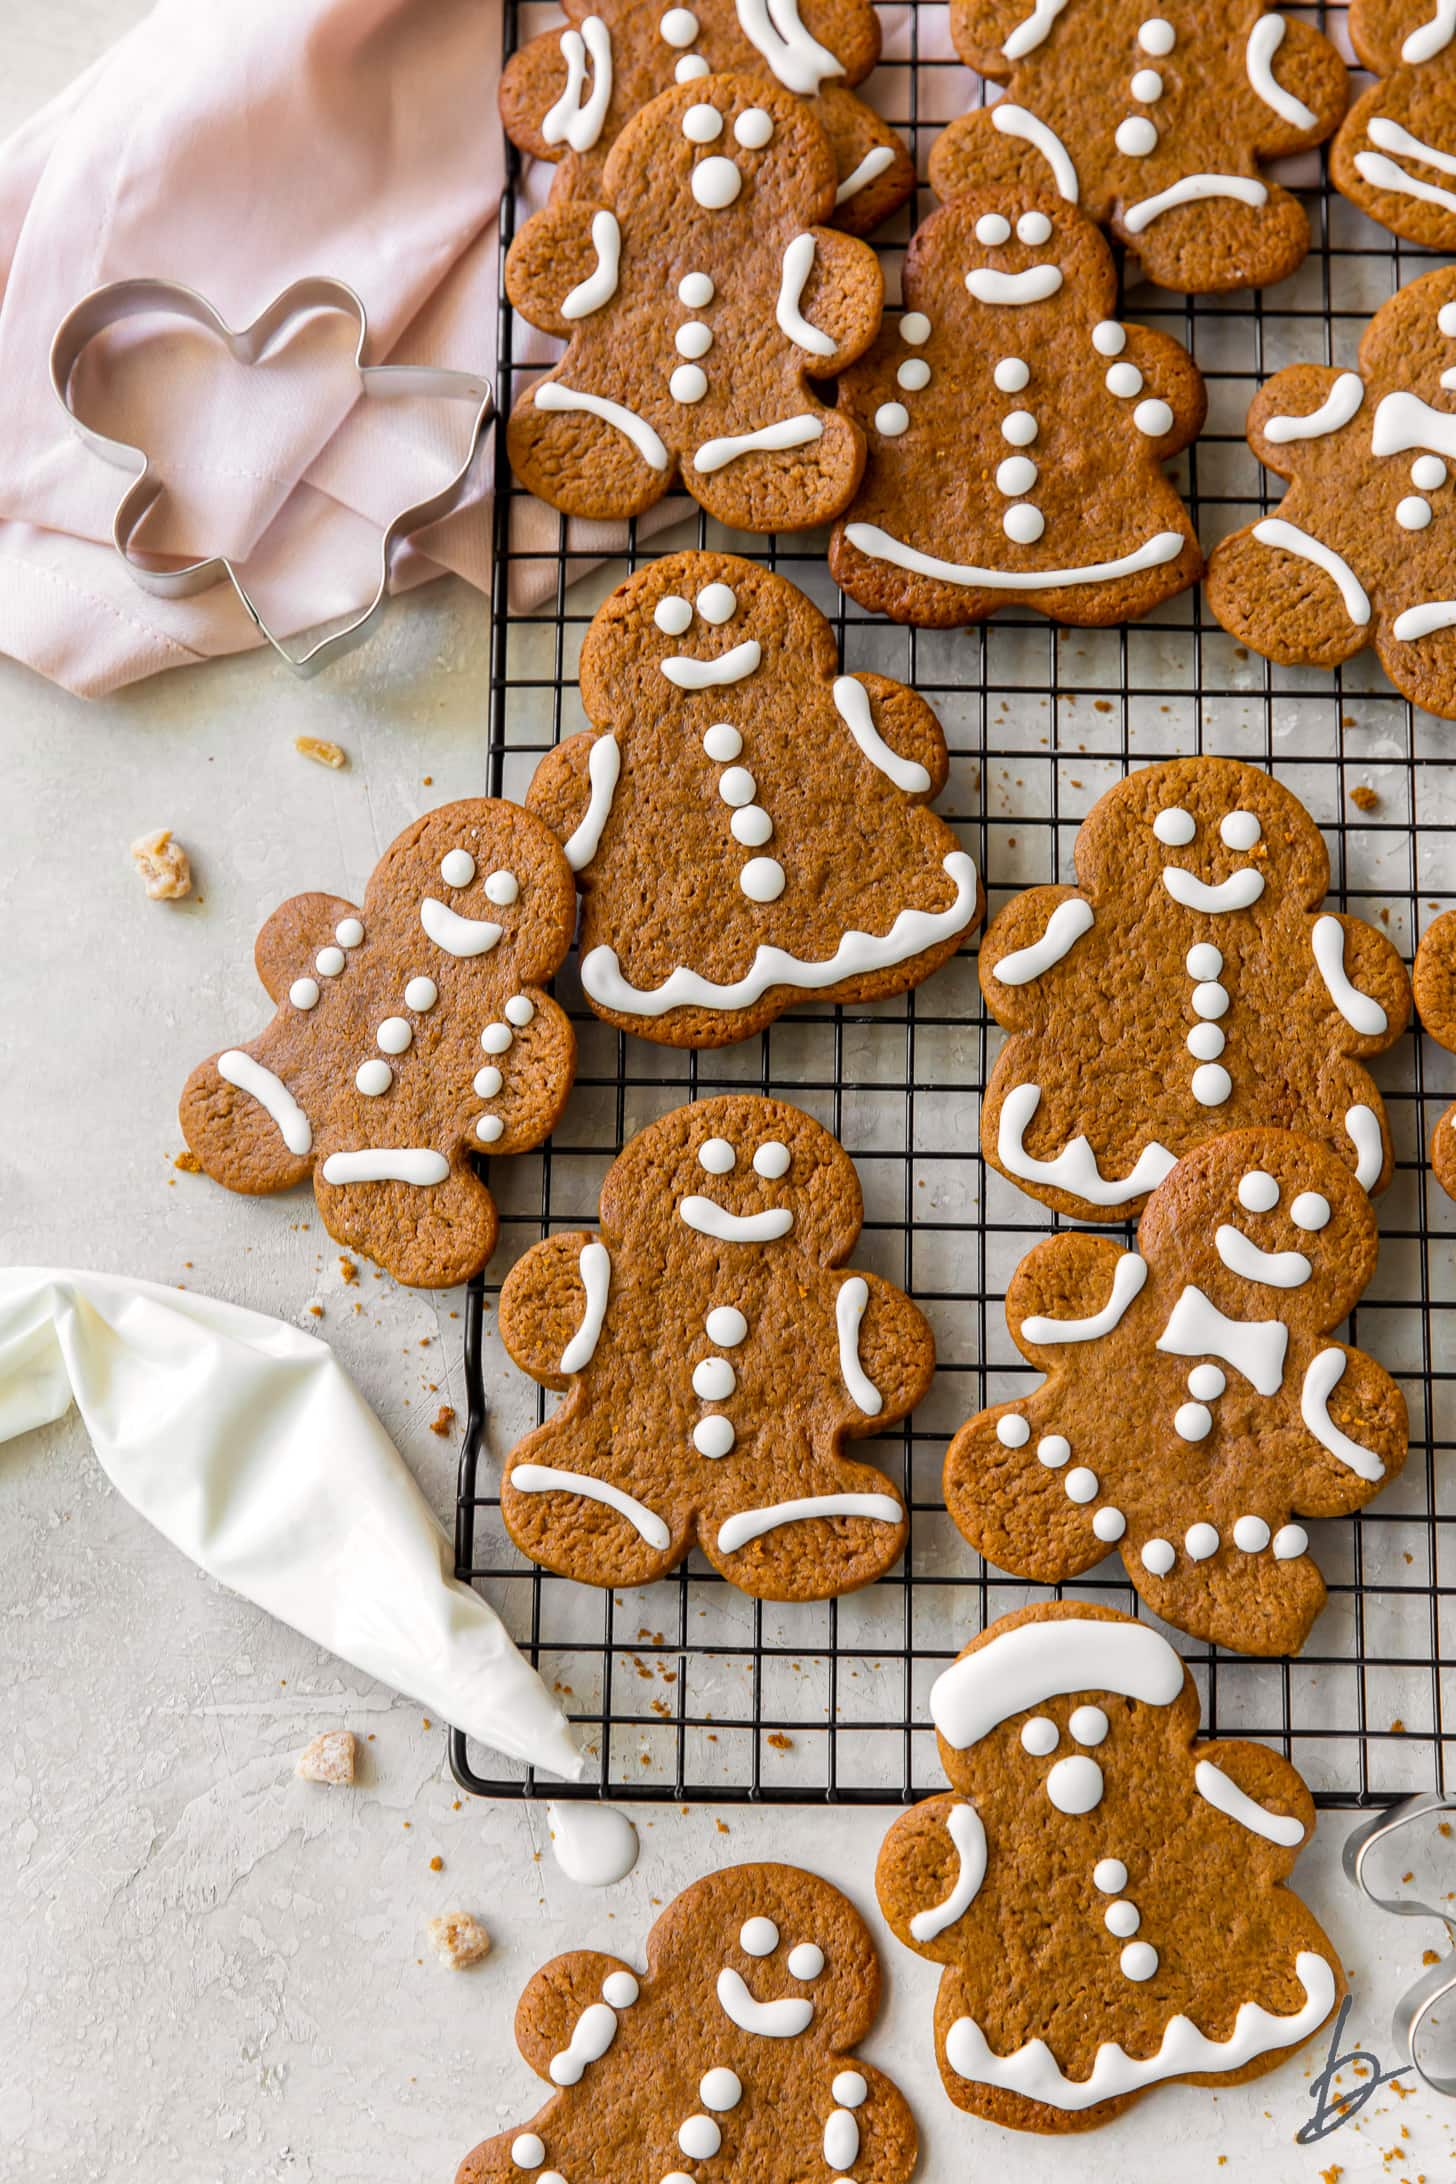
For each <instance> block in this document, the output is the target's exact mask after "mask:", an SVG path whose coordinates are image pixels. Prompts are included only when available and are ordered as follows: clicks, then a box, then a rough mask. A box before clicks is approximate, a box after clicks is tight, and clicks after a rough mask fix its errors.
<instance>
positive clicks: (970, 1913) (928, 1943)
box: [875, 1792, 988, 1964]
mask: <svg viewBox="0 0 1456 2184" xmlns="http://www.w3.org/2000/svg"><path fill="white" fill-rule="evenodd" d="M987 1857H988V1850H987V1844H986V1835H985V1829H984V1827H983V1826H982V1824H981V1820H980V1815H979V1814H978V1813H977V1811H976V1808H975V1806H974V1805H973V1804H972V1802H971V1800H970V1799H969V1798H967V1797H961V1796H959V1795H957V1794H956V1793H954V1792H950V1793H945V1794H942V1795H941V1796H939V1797H927V1798H926V1799H925V1800H924V1802H923V1803H922V1804H919V1805H916V1806H915V1807H914V1809H913V1810H912V1811H910V1812H907V1813H902V1814H901V1816H900V1818H899V1819H898V1820H897V1821H896V1822H895V1824H894V1826H893V1827H892V1828H891V1829H890V1832H889V1834H888V1835H887V1836H886V1837H885V1840H884V1842H883V1843H882V1844H881V1846H880V1855H879V1859H878V1861H877V1863H876V1866H875V1894H876V1895H877V1896H878V1898H879V1902H880V1909H881V1910H882V1911H883V1913H884V1915H885V1918H886V1921H887V1922H888V1924H889V1925H890V1927H891V1928H892V1929H893V1931H894V1933H895V1935H896V1936H897V1938H898V1939H899V1940H900V1941H902V1942H903V1943H904V1944H905V1946H906V1948H907V1949H913V1950H914V1951H915V1953H916V1955H917V1956H923V1957H928V1958H929V1960H930V1962H931V1963H932V1964H957V1963H960V1962H962V1961H964V1960H965V1959H967V1958H968V1957H969V1956H970V1955H971V1954H972V1939H971V1937H972V1936H973V1934H974V1933H975V1930H976V1928H977V1926H978V1925H980V1924H983V1923H984V1919H983V1915H982V1914H981V1912H980V1911H979V1908H978V1906H979V1904H980V1900H981V1885H982V1881H983V1879H984V1875H985V1867H986V1860H987Z"/></svg>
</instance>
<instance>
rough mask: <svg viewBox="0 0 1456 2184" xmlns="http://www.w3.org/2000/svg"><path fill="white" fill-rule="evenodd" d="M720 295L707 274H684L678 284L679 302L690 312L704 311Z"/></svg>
mask: <svg viewBox="0 0 1456 2184" xmlns="http://www.w3.org/2000/svg"><path fill="white" fill-rule="evenodd" d="M717 293H718V291H717V290H716V288H714V286H713V283H712V280H711V278H710V277H709V275H708V274H706V273H684V275H683V277H682V279H681V280H680V281H679V282H678V284H677V300H678V302H679V303H685V304H686V305H687V307H688V309H689V310H690V311H704V310H706V309H707V307H708V305H709V304H710V303H711V302H712V300H713V298H714V296H715V295H716V294H717Z"/></svg>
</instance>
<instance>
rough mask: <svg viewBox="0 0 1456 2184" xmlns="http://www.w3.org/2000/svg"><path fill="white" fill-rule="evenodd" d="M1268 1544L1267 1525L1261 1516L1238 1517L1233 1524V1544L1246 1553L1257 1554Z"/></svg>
mask: <svg viewBox="0 0 1456 2184" xmlns="http://www.w3.org/2000/svg"><path fill="white" fill-rule="evenodd" d="M1268 1544H1269V1527H1268V1525H1267V1524H1266V1523H1265V1522H1264V1519H1263V1518H1262V1517H1240V1518H1239V1519H1238V1520H1237V1522H1236V1523H1235V1525H1234V1545H1235V1547H1241V1548H1242V1549H1243V1551H1244V1553H1245V1554H1246V1555H1257V1554H1259V1553H1260V1552H1261V1551H1262V1550H1263V1549H1264V1548H1265V1547H1267V1546H1268Z"/></svg>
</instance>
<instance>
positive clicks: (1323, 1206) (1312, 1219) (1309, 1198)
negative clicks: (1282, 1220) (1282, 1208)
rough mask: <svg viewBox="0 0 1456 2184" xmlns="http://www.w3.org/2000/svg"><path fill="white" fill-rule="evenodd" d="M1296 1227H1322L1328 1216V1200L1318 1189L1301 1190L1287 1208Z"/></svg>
mask: <svg viewBox="0 0 1456 2184" xmlns="http://www.w3.org/2000/svg"><path fill="white" fill-rule="evenodd" d="M1289 1218H1290V1220H1291V1221H1292V1222H1293V1223H1294V1225H1295V1227H1296V1228H1302V1229H1322V1228H1324V1227H1326V1226H1327V1224H1328V1222H1329V1218H1330V1202H1329V1200H1328V1199H1327V1198H1325V1197H1323V1196H1322V1195H1321V1193H1320V1192H1319V1191H1301V1192H1300V1194H1299V1196H1298V1198H1296V1199H1295V1201H1294V1204H1293V1205H1292V1206H1291V1207H1290V1209H1289Z"/></svg>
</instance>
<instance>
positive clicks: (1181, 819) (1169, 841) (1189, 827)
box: [1153, 804, 1198, 849]
mask: <svg viewBox="0 0 1456 2184" xmlns="http://www.w3.org/2000/svg"><path fill="white" fill-rule="evenodd" d="M1153 832H1154V834H1156V835H1157V837H1158V840H1159V841H1160V842H1162V843H1164V844H1166V846H1167V847H1168V848H1169V849H1181V848H1182V847H1183V845H1184V843H1185V842H1191V841H1192V839H1193V837H1194V835H1195V834H1196V833H1197V832H1198V822H1197V821H1196V820H1195V818H1194V816H1193V814H1192V812H1191V811H1184V810H1183V808H1182V806H1181V805H1178V804H1171V805H1170V806H1169V807H1168V809H1167V810H1166V811H1160V812H1159V813H1158V816H1157V818H1156V819H1155V820H1154V821H1153Z"/></svg>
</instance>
